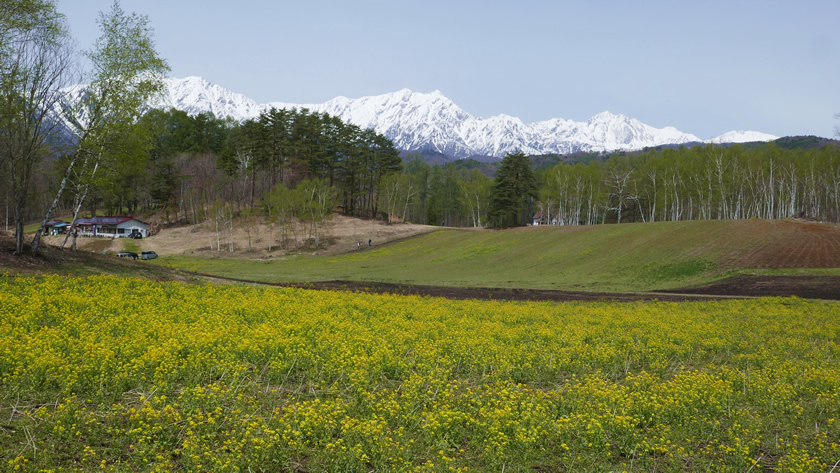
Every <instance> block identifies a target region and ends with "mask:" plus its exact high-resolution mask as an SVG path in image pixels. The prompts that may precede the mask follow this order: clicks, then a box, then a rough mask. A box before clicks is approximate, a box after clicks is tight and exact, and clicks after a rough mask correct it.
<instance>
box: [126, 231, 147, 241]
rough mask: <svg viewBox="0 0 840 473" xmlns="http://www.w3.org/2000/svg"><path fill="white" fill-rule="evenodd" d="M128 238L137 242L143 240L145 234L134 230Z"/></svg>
mask: <svg viewBox="0 0 840 473" xmlns="http://www.w3.org/2000/svg"><path fill="white" fill-rule="evenodd" d="M128 237H129V238H134V239H135V240H139V239H141V238H143V234H142V233H140V232H138V231H137V230H134V231H133V232H131V233H129V234H128Z"/></svg>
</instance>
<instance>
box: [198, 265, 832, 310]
mask: <svg viewBox="0 0 840 473" xmlns="http://www.w3.org/2000/svg"><path fill="white" fill-rule="evenodd" d="M184 273H187V274H190V275H192V276H198V277H201V278H206V279H211V280H219V281H229V282H238V283H246V284H255V285H263V286H275V287H298V288H304V289H316V290H328V291H351V292H364V293H372V294H399V295H415V296H429V297H443V298H447V299H477V300H498V301H550V302H593V301H604V302H640V301H663V302H686V301H706V300H714V299H746V298H754V297H789V296H796V297H802V298H808V299H829V300H840V276H744V275H742V276H736V277H733V278H729V279H726V280H723V281H720V282H718V283H715V284H713V285H708V286H702V287H696V288H685V289H675V290H670V291H657V292H576V291H558V290H552V289H518V288H477V287H446V286H423V285H411V284H392V283H383V282H358V281H320V282H307V283H267V282H261V281H249V280H245V279H237V278H226V277H220V276H214V275H212V274H203V273H192V272H186V271H185V272H184Z"/></svg>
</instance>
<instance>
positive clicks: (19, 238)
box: [0, 0, 73, 254]
mask: <svg viewBox="0 0 840 473" xmlns="http://www.w3.org/2000/svg"><path fill="white" fill-rule="evenodd" d="M0 24H2V26H0V91H2V96H0V143H1V145H0V147H2V149H0V182H5V185H4V187H6V189H7V190H8V191H9V194H8V195H9V199H11V201H12V211H13V213H14V221H15V234H16V244H15V254H20V253H21V252H22V251H23V222H24V219H25V218H26V212H27V205H28V202H29V191H30V182H31V180H32V173H33V169H34V166H35V164H36V163H37V162H38V161H39V160H40V159H41V158H43V157H44V156H46V155H47V154H50V153H52V152H53V151H54V150H55V149H56V148H57V147H58V146H60V137H59V136H58V135H59V130H60V122H59V121H58V120H57V119H56V117H55V116H54V115H53V114H52V112H53V110H54V109H55V108H56V105H57V103H58V101H59V99H60V97H61V89H62V87H64V86H65V85H66V82H67V79H68V72H69V68H70V65H71V63H72V57H73V53H72V48H71V46H70V35H69V32H68V29H67V26H66V24H65V22H64V17H63V15H61V14H59V13H58V12H57V11H56V10H55V5H54V4H53V3H52V2H48V1H34V2H33V1H16V0H8V1H7V0H4V2H3V6H2V7H0Z"/></svg>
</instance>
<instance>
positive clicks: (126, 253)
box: [117, 251, 137, 259]
mask: <svg viewBox="0 0 840 473" xmlns="http://www.w3.org/2000/svg"><path fill="white" fill-rule="evenodd" d="M117 256H119V257H120V258H131V259H137V253H135V252H133V251H120V252H119V253H117Z"/></svg>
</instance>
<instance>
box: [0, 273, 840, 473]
mask: <svg viewBox="0 0 840 473" xmlns="http://www.w3.org/2000/svg"><path fill="white" fill-rule="evenodd" d="M838 442H840V305H838V304H837V303H834V302H819V301H807V300H800V299H761V300H750V301H734V300H733V301H717V302H692V303H680V304H676V303H661V302H659V303H634V304H617V303H586V304H583V303H581V304H552V303H505V302H484V301H450V300H444V299H435V298H420V297H408V296H387V295H368V294H354V293H342V292H319V291H309V290H301V289H277V288H253V287H241V286H214V285H187V284H179V283H161V282H154V281H148V280H139V279H119V278H113V277H105V276H101V277H90V278H64V277H57V276H44V277H37V278H32V277H23V276H19V277H12V276H2V277H0V458H2V461H3V464H2V465H1V466H0V468H2V469H5V470H9V471H56V472H58V471H116V472H122V471H126V472H128V471H132V472H134V471H192V472H204V471H230V472H258V471H266V472H268V471H271V472H274V471H325V472H326V471H348V472H349V471H354V472H355V471H488V472H489V471H494V472H498V471H505V472H514V471H654V470H655V471H739V472H747V471H750V472H760V471H786V472H811V471H812V472H825V471H829V470H831V469H832V468H834V467H836V470H835V471H838V472H840V466H838V465H840V443H838Z"/></svg>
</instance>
